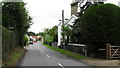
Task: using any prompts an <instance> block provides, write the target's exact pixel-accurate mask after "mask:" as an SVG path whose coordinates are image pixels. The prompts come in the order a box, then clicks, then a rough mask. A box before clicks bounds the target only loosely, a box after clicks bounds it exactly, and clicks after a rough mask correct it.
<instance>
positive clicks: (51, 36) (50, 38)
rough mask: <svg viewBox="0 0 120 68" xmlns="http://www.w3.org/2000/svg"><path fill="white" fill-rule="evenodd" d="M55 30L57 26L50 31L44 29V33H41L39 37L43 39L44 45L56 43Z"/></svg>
mask: <svg viewBox="0 0 120 68" xmlns="http://www.w3.org/2000/svg"><path fill="white" fill-rule="evenodd" d="M57 29H58V28H57V26H54V27H52V28H51V29H49V28H45V29H44V32H42V33H41V35H42V36H43V37H44V43H48V44H50V43H51V42H57V40H58V39H57V38H58V37H57Z"/></svg>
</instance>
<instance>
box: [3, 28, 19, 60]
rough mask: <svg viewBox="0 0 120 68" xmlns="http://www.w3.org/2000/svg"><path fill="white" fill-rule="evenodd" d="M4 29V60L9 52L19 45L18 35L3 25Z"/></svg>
mask: <svg viewBox="0 0 120 68" xmlns="http://www.w3.org/2000/svg"><path fill="white" fill-rule="evenodd" d="M1 29H2V52H4V53H3V54H2V57H3V60H6V58H7V57H8V54H9V52H10V51H11V50H13V49H14V48H16V47H17V46H18V41H16V40H18V38H17V35H16V34H15V33H14V32H13V31H10V30H8V29H6V28H4V27H1Z"/></svg>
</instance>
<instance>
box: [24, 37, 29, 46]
mask: <svg viewBox="0 0 120 68" xmlns="http://www.w3.org/2000/svg"><path fill="white" fill-rule="evenodd" d="M23 40H24V46H26V45H27V44H28V42H29V38H28V36H26V35H25V36H24V38H23Z"/></svg>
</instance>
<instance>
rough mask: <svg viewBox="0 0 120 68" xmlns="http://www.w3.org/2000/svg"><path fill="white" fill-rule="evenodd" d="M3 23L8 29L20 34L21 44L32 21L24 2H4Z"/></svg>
mask: <svg viewBox="0 0 120 68" xmlns="http://www.w3.org/2000/svg"><path fill="white" fill-rule="evenodd" d="M2 4H3V5H2V23H3V26H4V27H6V28H7V29H9V30H11V31H14V32H16V33H17V34H18V37H19V44H20V45H23V36H24V35H25V34H26V33H27V30H28V28H29V27H30V25H31V23H32V21H31V20H32V18H31V17H30V16H29V14H28V12H27V10H26V8H25V3H24V2H2Z"/></svg>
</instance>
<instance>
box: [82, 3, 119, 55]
mask: <svg viewBox="0 0 120 68" xmlns="http://www.w3.org/2000/svg"><path fill="white" fill-rule="evenodd" d="M119 18H120V8H119V7H118V6H116V5H113V4H100V5H93V6H91V7H90V8H88V9H87V10H86V11H85V13H84V15H83V17H82V18H81V21H80V22H81V23H80V30H81V34H82V36H83V39H84V40H85V41H86V43H87V45H88V46H87V48H88V51H89V52H90V53H92V54H93V55H94V56H96V55H97V56H102V55H100V54H99V53H101V52H99V50H98V49H99V48H103V47H104V48H105V44H106V43H110V44H112V45H120V30H119V29H120V19H119ZM102 54H103V53H102Z"/></svg>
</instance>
